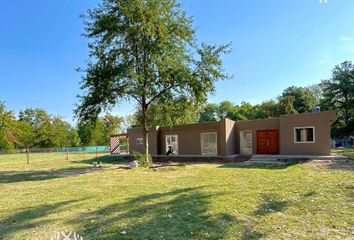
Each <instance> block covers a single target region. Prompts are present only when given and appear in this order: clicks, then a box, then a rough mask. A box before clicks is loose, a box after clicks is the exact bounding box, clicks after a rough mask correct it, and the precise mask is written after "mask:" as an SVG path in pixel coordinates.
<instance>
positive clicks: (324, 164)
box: [306, 160, 354, 171]
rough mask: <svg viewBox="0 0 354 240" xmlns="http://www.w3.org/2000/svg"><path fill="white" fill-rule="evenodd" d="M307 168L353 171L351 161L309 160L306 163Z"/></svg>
mask: <svg viewBox="0 0 354 240" xmlns="http://www.w3.org/2000/svg"><path fill="white" fill-rule="evenodd" d="M306 165H307V166H309V167H318V168H331V169H343V170H351V171H354V161H353V160H311V161H309V162H307V163H306Z"/></svg>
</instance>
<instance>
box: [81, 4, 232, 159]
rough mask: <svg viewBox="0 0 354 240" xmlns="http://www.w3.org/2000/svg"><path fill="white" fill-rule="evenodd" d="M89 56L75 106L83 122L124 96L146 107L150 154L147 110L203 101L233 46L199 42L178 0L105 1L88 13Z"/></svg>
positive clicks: (220, 75)
mask: <svg viewBox="0 0 354 240" xmlns="http://www.w3.org/2000/svg"><path fill="white" fill-rule="evenodd" d="M85 20H86V21H85V24H86V29H85V30H86V32H85V36H86V37H87V38H89V39H91V42H90V44H89V49H90V61H89V63H88V66H87V68H86V69H85V70H84V75H83V79H82V88H83V90H84V91H85V93H84V95H83V96H81V102H80V104H79V106H78V108H77V109H76V114H77V116H78V118H79V120H80V121H87V120H89V119H95V118H97V116H98V114H99V113H100V112H102V110H104V109H108V108H110V107H112V106H113V105H115V104H116V103H117V102H118V101H120V100H122V99H134V100H135V101H136V103H137V104H138V107H139V108H140V110H141V113H142V114H141V119H140V122H141V126H143V133H144V145H145V153H146V157H147V154H148V119H149V117H151V116H149V115H148V110H149V107H150V105H151V104H153V103H154V102H155V101H157V100H159V99H160V100H162V101H169V102H171V101H174V100H176V99H179V98H180V96H186V97H187V98H188V99H189V100H190V101H193V102H195V103H200V102H204V101H205V100H206V97H207V94H208V93H210V92H213V91H214V83H215V81H216V80H217V79H226V78H228V76H227V75H225V74H224V73H223V72H222V61H221V59H220V56H221V54H223V53H226V52H227V51H228V47H229V46H228V45H225V46H211V45H206V44H201V45H199V44H198V43H197V41H196V39H195V30H194V29H193V27H192V19H191V18H190V17H188V16H187V15H186V14H185V12H184V11H182V10H181V8H180V4H178V3H176V1H175V0H133V1H127V0H123V1H116V0H103V2H102V3H101V4H99V6H98V7H96V8H94V9H92V10H89V11H88V13H87V14H86V15H85Z"/></svg>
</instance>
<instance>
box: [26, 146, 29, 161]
mask: <svg viewBox="0 0 354 240" xmlns="http://www.w3.org/2000/svg"><path fill="white" fill-rule="evenodd" d="M26 159H27V164H29V149H28V148H26Z"/></svg>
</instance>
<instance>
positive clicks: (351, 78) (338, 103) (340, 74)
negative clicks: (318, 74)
mask: <svg viewBox="0 0 354 240" xmlns="http://www.w3.org/2000/svg"><path fill="white" fill-rule="evenodd" d="M321 86H322V87H323V101H322V104H321V105H322V107H323V108H324V109H334V110H337V111H338V114H339V118H338V120H337V123H336V125H335V129H334V132H333V133H335V135H337V136H349V135H351V134H354V124H353V122H354V65H353V63H352V62H350V61H345V62H343V63H341V64H340V65H337V66H335V68H334V69H333V71H332V77H331V79H329V80H324V81H322V83H321Z"/></svg>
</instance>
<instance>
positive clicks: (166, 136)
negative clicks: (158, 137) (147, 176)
mask: <svg viewBox="0 0 354 240" xmlns="http://www.w3.org/2000/svg"><path fill="white" fill-rule="evenodd" d="M168 137H175V138H176V142H177V150H176V149H175V150H176V151H175V152H173V154H174V155H178V151H179V146H178V145H179V144H178V135H177V134H171V135H165V148H166V149H165V153H166V152H167V151H168V146H169V145H168V144H167V138H168Z"/></svg>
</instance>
